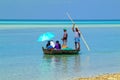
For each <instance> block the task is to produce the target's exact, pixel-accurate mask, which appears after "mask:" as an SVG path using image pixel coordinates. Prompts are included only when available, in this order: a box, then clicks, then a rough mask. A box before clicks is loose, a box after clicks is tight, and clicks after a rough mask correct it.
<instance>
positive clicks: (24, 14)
mask: <svg viewBox="0 0 120 80" xmlns="http://www.w3.org/2000/svg"><path fill="white" fill-rule="evenodd" d="M119 8H120V0H0V19H45V20H46V19H47V20H48V19H50V20H51V19H54V20H56V19H68V17H67V15H66V12H68V13H69V14H70V15H71V17H72V18H73V19H79V20H83V19H85V20H86V19H87V20H88V19H90V20H91V19H120V10H119Z"/></svg>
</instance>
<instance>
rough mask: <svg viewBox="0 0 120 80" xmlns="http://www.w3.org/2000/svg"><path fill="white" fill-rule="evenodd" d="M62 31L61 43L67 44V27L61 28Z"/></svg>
mask: <svg viewBox="0 0 120 80" xmlns="http://www.w3.org/2000/svg"><path fill="white" fill-rule="evenodd" d="M63 31H64V34H63V38H62V41H63V45H66V46H67V38H68V34H67V29H63Z"/></svg>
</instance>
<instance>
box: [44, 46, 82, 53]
mask: <svg viewBox="0 0 120 80" xmlns="http://www.w3.org/2000/svg"><path fill="white" fill-rule="evenodd" d="M42 50H43V52H44V54H50V55H52V54H69V55H72V54H78V53H79V51H80V50H48V49H45V48H44V47H42Z"/></svg>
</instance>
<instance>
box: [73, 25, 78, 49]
mask: <svg viewBox="0 0 120 80" xmlns="http://www.w3.org/2000/svg"><path fill="white" fill-rule="evenodd" d="M72 31H73V32H74V34H75V49H76V50H80V32H79V29H78V28H77V27H76V28H75V24H73V27H72Z"/></svg>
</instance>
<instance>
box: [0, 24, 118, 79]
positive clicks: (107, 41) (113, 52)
mask: <svg viewBox="0 0 120 80" xmlns="http://www.w3.org/2000/svg"><path fill="white" fill-rule="evenodd" d="M44 25H45V24H44ZM2 26H10V27H11V25H0V27H2ZM14 26H15V27H16V28H12V29H7V28H5V29H1V30H0V80H69V79H71V78H73V77H89V76H94V75H100V74H104V73H116V72H120V47H119V45H120V37H119V36H120V27H114V25H112V26H113V27H109V28H107V27H104V26H106V25H102V27H97V26H99V25H95V26H96V27H94V28H91V27H90V28H89V27H87V28H86V27H85V28H84V27H80V30H81V31H82V33H83V36H84V38H85V40H86V41H87V43H88V45H89V47H90V49H91V51H88V50H87V49H86V47H85V45H84V43H83V41H82V40H81V51H80V53H79V54H78V55H44V54H43V51H42V49H41V47H42V46H45V44H46V41H44V42H37V39H38V37H39V35H40V34H42V33H44V32H48V31H49V32H53V33H55V38H53V40H54V41H56V40H59V41H60V43H62V41H61V40H60V39H61V37H62V35H63V27H62V26H70V25H64V24H63V25H59V26H58V25H56V24H54V26H56V28H53V27H52V25H46V26H47V28H43V25H42V24H40V25H39V27H34V26H35V25H32V28H29V25H28V27H27V28H23V26H24V25H14ZM18 26H19V27H20V26H21V27H22V28H21V29H18V28H17V27H18ZM57 26H58V27H57ZM60 26H61V27H60ZM87 26H89V25H87ZM67 31H68V35H69V38H68V46H69V47H70V48H74V34H73V32H72V30H71V27H69V28H67Z"/></svg>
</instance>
